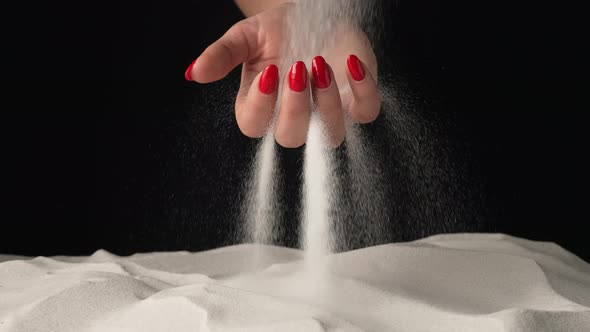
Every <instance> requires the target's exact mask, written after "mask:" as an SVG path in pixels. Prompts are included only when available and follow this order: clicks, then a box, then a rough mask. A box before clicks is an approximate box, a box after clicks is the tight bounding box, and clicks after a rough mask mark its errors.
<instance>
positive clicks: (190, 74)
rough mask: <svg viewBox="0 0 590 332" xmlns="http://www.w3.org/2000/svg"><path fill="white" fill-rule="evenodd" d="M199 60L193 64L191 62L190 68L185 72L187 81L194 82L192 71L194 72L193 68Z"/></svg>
mask: <svg viewBox="0 0 590 332" xmlns="http://www.w3.org/2000/svg"><path fill="white" fill-rule="evenodd" d="M197 59H198V58H197ZM197 59H194V60H193V62H191V64H190V65H189V66H188V68H187V69H186V71H185V72H184V79H186V80H187V81H192V80H193V76H192V73H191V71H193V67H194V66H195V62H197Z"/></svg>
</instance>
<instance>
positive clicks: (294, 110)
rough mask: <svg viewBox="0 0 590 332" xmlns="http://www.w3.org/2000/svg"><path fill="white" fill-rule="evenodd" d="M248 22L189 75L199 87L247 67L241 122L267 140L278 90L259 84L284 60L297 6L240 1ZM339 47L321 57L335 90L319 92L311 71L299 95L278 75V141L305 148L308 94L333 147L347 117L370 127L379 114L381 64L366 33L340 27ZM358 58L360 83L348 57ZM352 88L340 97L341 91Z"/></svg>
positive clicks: (241, 96)
mask: <svg viewBox="0 0 590 332" xmlns="http://www.w3.org/2000/svg"><path fill="white" fill-rule="evenodd" d="M236 3H237V4H238V6H239V7H240V9H241V10H242V12H243V13H244V14H245V15H246V16H248V18H246V19H244V20H242V21H240V22H238V23H236V24H235V25H234V26H233V27H231V28H230V29H229V30H228V31H227V32H226V33H225V34H224V35H223V36H222V37H221V38H220V39H219V40H217V41H216V42H214V43H213V44H211V45H210V46H209V47H208V48H207V49H205V51H204V52H203V53H202V54H201V55H200V56H199V57H198V58H197V60H196V62H195V63H194V65H193V67H192V69H190V71H189V72H190V76H191V77H192V79H193V80H194V81H196V82H199V83H210V82H214V81H217V80H220V79H222V78H224V77H225V76H226V75H227V74H228V73H229V72H230V71H231V70H232V69H233V68H235V67H236V66H238V65H240V64H242V78H241V83H240V89H239V91H238V95H237V98H236V105H235V108H236V121H237V124H238V126H239V128H240V130H241V131H242V133H244V135H246V136H249V137H253V138H255V137H262V136H263V135H264V134H265V132H266V130H267V128H268V127H269V124H270V122H271V120H272V116H273V111H274V108H275V104H276V102H277V98H278V91H276V90H277V89H275V91H274V92H273V93H271V94H264V93H262V92H261V91H260V90H259V88H258V86H259V85H258V84H259V80H260V76H261V73H262V71H263V70H264V69H265V68H266V67H267V66H268V65H271V64H275V65H276V64H278V63H279V61H280V48H281V45H282V43H281V38H282V36H283V31H282V29H283V22H284V20H285V17H286V15H287V13H288V11H289V10H292V9H293V6H296V4H293V3H290V2H289V1H284V0H236ZM339 30H340V31H339V33H338V35H339V36H342V37H341V38H339V40H338V43H337V44H336V45H335V47H334V48H333V49H332V50H330V51H329V52H328V54H322V56H323V57H324V58H325V60H326V62H327V64H328V70H329V73H330V75H331V84H330V86H328V87H326V88H323V89H320V88H318V87H317V85H316V84H315V80H314V77H313V75H312V73H311V64H306V70H308V71H309V73H308V75H307V77H308V80H309V84H307V87H306V88H305V89H304V90H303V91H300V92H297V91H293V90H291V89H290V88H289V84H288V81H287V80H288V76H289V75H288V73H279V79H282V80H285V82H284V83H285V84H283V90H282V93H281V109H280V111H279V115H278V117H277V122H276V125H275V139H276V141H277V143H279V144H280V145H281V146H283V147H286V148H296V147H299V146H301V145H303V144H305V141H306V137H307V130H308V127H309V118H310V114H311V110H310V109H309V95H310V94H312V97H313V99H314V103H315V104H316V105H317V109H318V112H319V113H320V116H321V118H322V120H323V122H324V123H325V125H326V127H327V128H328V132H329V137H330V145H331V146H333V147H337V146H339V145H340V144H341V143H342V142H343V141H344V134H345V128H344V117H345V115H347V116H348V117H349V118H350V119H351V120H352V121H355V122H358V123H368V122H372V121H374V120H375V119H376V118H377V116H378V115H379V110H380V106H381V102H380V99H379V94H378V90H377V84H376V77H377V60H376V58H375V54H374V52H373V49H372V47H371V45H370V43H369V42H368V39H367V38H366V36H365V35H364V33H363V32H361V31H358V30H356V29H353V28H350V27H346V26H342V27H339ZM350 54H355V55H356V56H358V58H359V59H360V60H361V64H362V66H363V68H364V71H365V78H364V79H362V80H361V81H356V80H354V79H353V77H352V76H351V73H350V70H349V69H348V66H347V58H348V56H349V55H350ZM346 85H349V86H350V89H344V90H345V91H343V92H340V91H339V89H338V86H346Z"/></svg>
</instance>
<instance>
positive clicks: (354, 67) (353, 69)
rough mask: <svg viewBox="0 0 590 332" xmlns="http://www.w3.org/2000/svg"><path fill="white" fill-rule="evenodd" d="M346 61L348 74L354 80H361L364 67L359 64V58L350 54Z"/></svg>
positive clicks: (363, 75) (363, 74)
mask: <svg viewBox="0 0 590 332" xmlns="http://www.w3.org/2000/svg"><path fill="white" fill-rule="evenodd" d="M346 63H347V64H348V70H349V71H350V76H352V78H353V79H354V80H355V81H362V80H363V79H364V78H365V69H364V68H363V65H362V64H361V60H359V58H357V56H356V55H354V54H351V55H350V56H349V57H348V59H347V60H346Z"/></svg>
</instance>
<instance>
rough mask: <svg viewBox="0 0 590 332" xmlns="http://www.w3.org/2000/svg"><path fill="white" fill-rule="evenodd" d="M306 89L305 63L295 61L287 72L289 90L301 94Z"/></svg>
mask: <svg viewBox="0 0 590 332" xmlns="http://www.w3.org/2000/svg"><path fill="white" fill-rule="evenodd" d="M306 87H307V69H306V68H305V63H303V62H302V61H297V62H295V64H294V65H293V66H292V67H291V70H290V71H289V88H291V90H293V91H295V92H301V91H303V90H305V88H306Z"/></svg>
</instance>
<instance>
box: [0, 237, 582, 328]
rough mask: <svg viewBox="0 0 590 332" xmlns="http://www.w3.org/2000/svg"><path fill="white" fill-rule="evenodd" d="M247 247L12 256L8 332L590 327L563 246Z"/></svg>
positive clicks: (0, 284) (457, 240) (440, 242)
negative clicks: (321, 254)
mask: <svg viewBox="0 0 590 332" xmlns="http://www.w3.org/2000/svg"><path fill="white" fill-rule="evenodd" d="M302 257H303V254H302V252H301V251H299V250H294V249H288V248H280V247H273V246H262V245H251V244H244V245H237V246H231V247H225V248H220V249H215V250H211V251H205V252H198V253H188V252H173V253H149V254H136V255H133V256H130V257H119V256H115V255H112V254H109V253H108V252H106V251H97V252H96V253H94V254H93V255H92V256H89V257H53V258H46V257H37V258H34V259H29V258H23V257H14V256H10V257H9V256H0V262H2V263H0V331H23V332H24V331H178V332H182V331H575V332H579V331H590V265H589V264H588V263H586V262H584V261H582V260H581V259H579V258H577V257H576V256H574V255H573V254H571V253H569V252H567V251H565V250H564V249H562V248H560V247H559V246H557V245H555V244H552V243H544V242H533V241H528V240H523V239H519V238H515V237H510V236H505V235H501V234H453V235H441V236H434V237H429V238H426V239H422V240H419V241H414V242H408V243H398V244H389V245H381V246H376V247H370V248H365V249H360V250H355V251H350V252H345V253H340V254H333V255H331V256H329V257H326V259H325V262H324V263H325V267H326V268H325V271H327V272H328V273H327V274H326V275H319V274H314V273H308V272H307V271H306V270H305V265H304V264H303V262H302Z"/></svg>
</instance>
